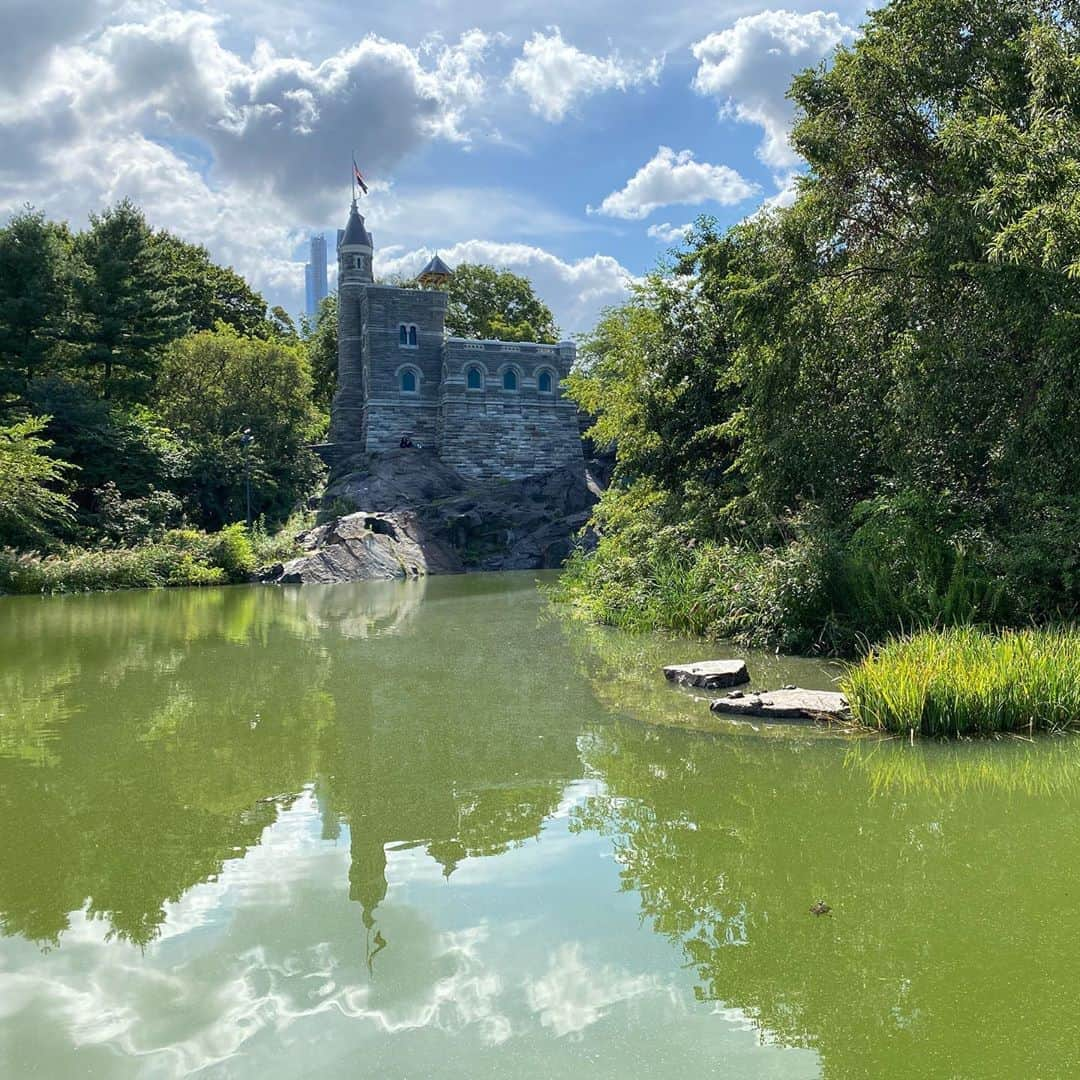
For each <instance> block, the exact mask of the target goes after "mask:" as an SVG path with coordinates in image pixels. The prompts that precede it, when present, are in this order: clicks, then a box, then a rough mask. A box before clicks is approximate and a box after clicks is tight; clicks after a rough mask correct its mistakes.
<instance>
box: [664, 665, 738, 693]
mask: <svg viewBox="0 0 1080 1080" xmlns="http://www.w3.org/2000/svg"><path fill="white" fill-rule="evenodd" d="M664 677H665V678H666V679H667V680H668V682H674V683H678V684H679V685H680V686H698V687H701V688H702V689H704V690H719V689H721V687H725V686H741V685H742V684H743V683H747V682H749V681H750V673H749V672H748V671H747V670H746V661H745V660H702V661H700V662H699V663H696V664H669V665H668V666H667V667H666V668H664Z"/></svg>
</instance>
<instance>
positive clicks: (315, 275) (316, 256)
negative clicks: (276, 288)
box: [304, 236, 327, 317]
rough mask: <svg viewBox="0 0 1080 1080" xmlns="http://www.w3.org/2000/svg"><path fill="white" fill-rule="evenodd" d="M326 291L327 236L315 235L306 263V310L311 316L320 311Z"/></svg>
mask: <svg viewBox="0 0 1080 1080" xmlns="http://www.w3.org/2000/svg"><path fill="white" fill-rule="evenodd" d="M326 293H327V286H326V238H325V237H324V236H313V237H312V238H311V251H310V255H309V261H308V262H307V263H306V264H305V265H304V301H305V305H304V310H305V311H306V312H307V314H308V315H309V316H311V317H314V316H315V315H317V314H318V313H319V305H320V304H321V303H322V302H323V300H324V299H325V298H326Z"/></svg>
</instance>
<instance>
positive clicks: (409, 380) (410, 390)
mask: <svg viewBox="0 0 1080 1080" xmlns="http://www.w3.org/2000/svg"><path fill="white" fill-rule="evenodd" d="M401 392H402V393H403V394H415V393H416V372H415V371H413V370H412V369H411V368H406V369H405V370H404V371H403V372H402V373H401Z"/></svg>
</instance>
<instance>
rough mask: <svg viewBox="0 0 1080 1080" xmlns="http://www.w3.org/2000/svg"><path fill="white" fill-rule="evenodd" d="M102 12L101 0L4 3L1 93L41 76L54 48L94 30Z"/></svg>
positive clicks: (14, 0) (6, 0) (1, 10)
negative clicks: (38, 75) (36, 75)
mask: <svg viewBox="0 0 1080 1080" xmlns="http://www.w3.org/2000/svg"><path fill="white" fill-rule="evenodd" d="M101 9H102V4H101V0H48V3H43V2H42V0H3V2H2V3H0V13H2V14H3V17H4V26H5V32H4V33H3V34H0V93H3V92H4V91H9V92H10V91H15V90H17V89H19V88H20V87H21V86H23V85H25V84H26V83H27V82H29V80H30V76H31V75H35V74H38V73H40V71H41V69H42V67H43V66H44V64H45V63H46V61H47V59H48V57H49V56H50V54H51V53H52V52H53V50H54V49H56V48H57V47H58V46H60V45H62V44H64V43H66V42H70V41H76V40H78V38H79V37H81V36H82V35H83V34H84V33H86V32H87V31H88V30H90V29H92V28H93V26H94V25H95V23H96V22H97V21H98V17H99V16H100V14H101Z"/></svg>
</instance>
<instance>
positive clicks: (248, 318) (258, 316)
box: [149, 230, 276, 337]
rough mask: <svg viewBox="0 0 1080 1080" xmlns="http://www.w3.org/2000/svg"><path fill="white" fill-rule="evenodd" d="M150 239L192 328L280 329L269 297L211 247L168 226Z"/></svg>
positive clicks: (256, 332)
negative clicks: (215, 257) (218, 259)
mask: <svg viewBox="0 0 1080 1080" xmlns="http://www.w3.org/2000/svg"><path fill="white" fill-rule="evenodd" d="M149 244H150V249H151V251H152V252H153V255H154V258H155V260H156V261H157V263H158V265H159V266H160V269H161V274H162V276H163V279H164V281H165V283H166V285H167V288H168V291H169V295H170V297H171V298H172V300H173V303H174V304H175V306H176V308H177V309H178V310H179V311H182V312H183V313H184V315H185V316H186V318H187V327H188V329H189V330H193V331H199V330H213V329H214V327H215V326H217V324H218V323H224V324H225V325H226V326H231V327H232V328H233V329H234V330H235V331H236V332H237V333H238V334H245V335H247V336H249V337H269V336H271V335H272V334H273V333H274V332H275V331H276V327H275V323H274V322H273V321H272V320H271V318H270V317H269V316H268V314H267V305H266V301H265V300H264V299H263V297H262V296H260V295H259V293H257V292H256V291H255V290H254V289H253V288H252V287H251V286H250V285H249V284H248V283H247V282H246V281H245V280H244V279H243V278H242V277H241V276H240V275H239V274H238V273H236V271H235V270H233V269H232V268H231V267H225V266H218V265H216V264H215V263H213V262H212V261H211V260H210V254H209V252H208V251H207V250H206V248H204V247H202V246H201V245H199V244H188V243H186V242H185V241H183V240H181V239H179V237H176V236H173V235H172V234H171V233H168V232H165V231H164V230H162V231H160V232H155V233H154V234H153V235H152V237H151V238H150V241H149Z"/></svg>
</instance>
